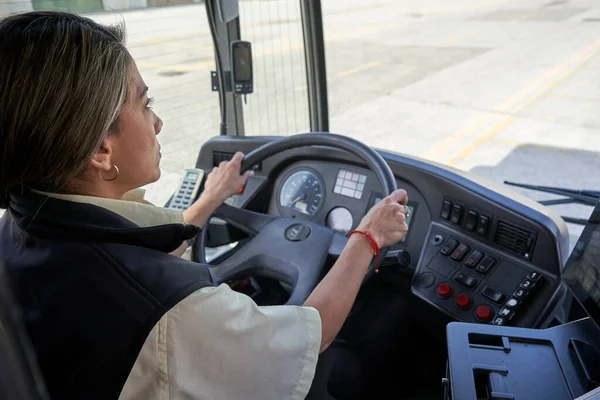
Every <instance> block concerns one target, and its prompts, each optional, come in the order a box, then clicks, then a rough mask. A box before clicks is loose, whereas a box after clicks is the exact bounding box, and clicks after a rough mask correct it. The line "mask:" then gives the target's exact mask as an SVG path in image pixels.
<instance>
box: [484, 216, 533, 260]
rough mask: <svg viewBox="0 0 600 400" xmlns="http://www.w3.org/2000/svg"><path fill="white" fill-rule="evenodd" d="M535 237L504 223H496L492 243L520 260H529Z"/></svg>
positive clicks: (531, 233) (530, 233)
mask: <svg viewBox="0 0 600 400" xmlns="http://www.w3.org/2000/svg"><path fill="white" fill-rule="evenodd" d="M536 237H537V235H536V234H535V232H530V231H527V230H525V229H521V228H518V227H516V226H514V225H511V224H509V223H507V222H504V221H498V228H497V229H496V234H495V236H494V243H495V244H497V245H498V246H500V247H502V248H503V249H505V250H508V251H510V252H511V253H514V254H516V255H517V256H519V257H520V258H524V259H526V260H531V256H532V253H533V246H534V245H535V239H536Z"/></svg>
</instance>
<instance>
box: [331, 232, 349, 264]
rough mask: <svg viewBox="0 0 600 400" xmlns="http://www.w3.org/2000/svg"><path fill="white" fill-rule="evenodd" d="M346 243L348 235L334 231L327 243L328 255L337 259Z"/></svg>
mask: <svg viewBox="0 0 600 400" xmlns="http://www.w3.org/2000/svg"><path fill="white" fill-rule="evenodd" d="M347 243H348V237H347V236H345V235H342V234H341V233H337V232H336V233H334V234H333V238H332V239H331V244H330V245H329V256H330V257H332V258H335V259H337V258H338V257H339V256H340V254H342V251H343V250H344V248H345V247H346V244H347Z"/></svg>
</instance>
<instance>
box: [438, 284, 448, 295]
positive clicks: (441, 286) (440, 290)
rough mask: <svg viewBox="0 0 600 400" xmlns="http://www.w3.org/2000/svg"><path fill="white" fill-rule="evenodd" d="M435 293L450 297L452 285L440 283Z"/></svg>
mask: <svg viewBox="0 0 600 400" xmlns="http://www.w3.org/2000/svg"><path fill="white" fill-rule="evenodd" d="M437 293H438V295H439V296H441V297H450V296H452V286H450V285H448V284H447V283H441V284H439V285H438V287H437Z"/></svg>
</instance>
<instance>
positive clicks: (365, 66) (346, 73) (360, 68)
mask: <svg viewBox="0 0 600 400" xmlns="http://www.w3.org/2000/svg"><path fill="white" fill-rule="evenodd" d="M381 64H382V63H381V62H370V63H367V64H363V65H359V66H358V67H356V68H351V69H347V70H345V71H342V72H340V73H339V74H337V75H334V76H332V77H331V78H329V79H328V81H329V82H331V81H334V80H337V79H340V78H344V77H346V76H350V75H353V74H356V73H358V72H362V71H366V70H368V69H371V68H375V67H378V66H380V65H381ZM306 89H307V86H306V85H301V86H298V87H296V88H295V89H294V90H295V91H296V92H304V91H305V90H306Z"/></svg>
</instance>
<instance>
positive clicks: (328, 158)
mask: <svg viewBox="0 0 600 400" xmlns="http://www.w3.org/2000/svg"><path fill="white" fill-rule="evenodd" d="M274 139H275V138H266V137H252V138H250V137H244V138H233V137H217V138H214V139H212V140H211V141H209V142H207V143H206V144H205V145H204V146H203V147H202V149H201V151H200V154H199V156H198V160H197V165H196V167H197V168H202V169H205V170H210V169H211V168H212V167H213V166H214V165H218V164H219V162H221V161H222V160H223V159H227V158H228V157H231V156H232V155H233V154H234V152H235V151H238V150H241V151H243V152H245V153H248V152H250V151H252V150H254V149H256V148H258V147H259V146H261V145H262V144H265V143H268V142H269V141H271V140H274ZM379 153H380V154H381V155H382V156H383V157H384V159H385V161H386V162H387V163H388V165H389V166H390V168H391V169H392V171H393V173H394V175H395V177H396V180H397V184H398V187H399V188H403V189H405V190H406V191H407V193H408V197H409V206H410V208H411V212H410V214H411V219H410V223H409V234H408V235H407V236H406V238H405V239H404V240H403V241H401V242H399V243H396V244H395V245H394V246H392V247H391V249H390V251H389V252H388V255H387V257H386V259H385V260H384V261H383V262H382V264H381V266H382V268H383V267H387V268H390V269H394V268H395V269H398V270H400V269H401V270H402V271H404V272H407V273H409V274H411V275H412V282H411V291H412V293H413V294H414V295H415V296H417V297H419V298H421V299H422V300H423V301H425V302H427V303H428V304H430V305H431V306H433V307H434V308H435V309H437V310H439V311H441V312H442V313H444V314H445V315H446V316H449V317H450V318H452V319H454V320H457V321H466V322H475V323H484V324H496V325H512V326H522V327H542V326H544V325H545V324H546V323H548V321H549V320H550V319H551V316H552V315H551V314H552V312H553V310H555V309H556V307H557V305H558V304H559V302H560V301H561V299H562V298H563V297H564V294H565V292H566V288H565V287H564V285H563V284H561V280H560V276H561V271H562V266H563V263H564V262H565V261H566V259H567V256H568V248H569V247H568V231H567V228H566V225H565V224H564V221H562V219H560V218H559V217H558V216H556V215H554V214H552V213H551V211H549V210H548V209H546V208H544V207H542V206H541V205H539V204H538V203H535V202H533V201H531V200H529V199H527V198H524V197H521V196H520V195H518V194H516V193H514V192H512V191H510V190H508V189H506V188H504V187H498V186H495V185H493V184H491V183H489V182H487V181H483V180H481V179H479V178H478V177H476V176H471V175H469V174H467V173H464V172H461V171H458V170H453V169H449V168H446V167H444V166H440V165H436V164H433V163H429V162H426V161H423V160H419V159H415V158H412V157H407V156H404V155H400V154H393V153H387V152H384V151H379ZM253 168H254V170H255V172H256V173H255V176H254V177H253V178H251V180H250V181H249V182H248V184H247V185H246V188H245V190H244V192H243V193H242V194H239V195H236V196H234V197H233V198H231V199H230V201H229V204H231V205H234V206H236V207H245V208H250V209H253V210H255V211H261V212H266V213H268V214H270V215H274V216H281V217H286V218H293V219H299V220H310V221H313V222H315V223H318V224H321V225H323V226H327V227H329V228H331V229H333V230H335V231H338V232H340V233H343V234H346V233H348V232H349V231H351V230H352V229H355V228H356V226H357V225H358V224H359V222H360V220H361V219H362V218H363V216H364V215H365V214H366V212H367V211H368V210H369V209H370V208H371V207H372V206H373V205H374V204H375V203H376V202H377V201H379V200H381V198H383V196H384V193H382V191H381V186H380V184H379V181H378V180H377V178H376V176H375V175H374V174H373V173H372V172H371V171H370V170H369V169H367V168H365V166H364V164H363V163H362V162H361V160H359V159H357V158H356V157H355V156H353V155H350V154H349V153H346V152H344V151H341V150H337V149H332V148H326V147H322V146H313V147H302V148H295V149H292V150H287V151H284V152H281V153H278V154H277V155H274V156H271V157H269V158H268V159H265V160H263V161H262V162H261V163H260V164H259V165H256V166H254V167H253ZM384 275H385V274H384Z"/></svg>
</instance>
